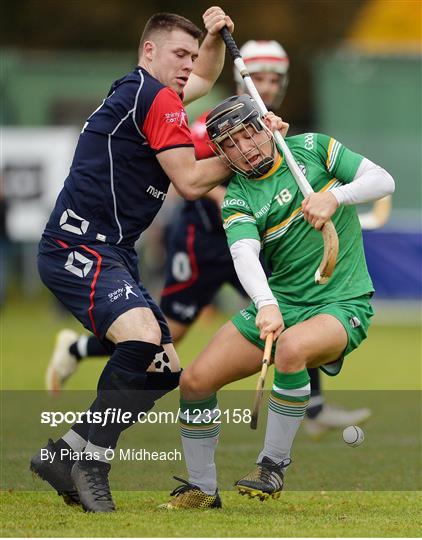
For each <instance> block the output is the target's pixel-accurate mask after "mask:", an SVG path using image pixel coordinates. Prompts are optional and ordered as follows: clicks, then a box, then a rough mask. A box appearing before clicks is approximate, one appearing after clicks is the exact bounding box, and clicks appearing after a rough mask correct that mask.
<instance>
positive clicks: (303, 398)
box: [271, 390, 309, 403]
mask: <svg viewBox="0 0 422 540" xmlns="http://www.w3.org/2000/svg"><path fill="white" fill-rule="evenodd" d="M271 395H272V396H274V397H275V398H278V399H283V400H285V401H290V402H291V403H304V402H306V401H308V400H309V394H307V395H306V396H287V395H286V394H279V393H278V392H277V391H276V390H271Z"/></svg>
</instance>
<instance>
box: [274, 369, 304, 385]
mask: <svg viewBox="0 0 422 540" xmlns="http://www.w3.org/2000/svg"><path fill="white" fill-rule="evenodd" d="M309 381H310V378H309V374H308V370H307V369H302V371H298V372H296V373H282V372H281V371H278V370H277V369H275V370H274V384H275V385H276V386H278V388H284V389H285V390H295V389H296V388H302V387H303V386H306V385H307V384H308V383H309Z"/></svg>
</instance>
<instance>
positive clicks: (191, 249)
mask: <svg viewBox="0 0 422 540" xmlns="http://www.w3.org/2000/svg"><path fill="white" fill-rule="evenodd" d="M165 273H166V276H165V285H164V289H163V291H162V293H161V302H160V307H161V309H162V310H163V312H164V314H165V315H166V317H169V318H171V319H173V320H176V321H178V322H180V323H182V324H190V323H192V322H193V321H194V320H195V319H196V318H197V317H198V315H199V313H200V312H201V310H202V308H204V307H205V306H207V305H209V304H211V302H212V299H213V298H214V296H215V294H216V293H217V292H218V290H219V289H220V288H221V287H222V286H223V285H224V284H225V283H229V284H231V285H232V286H233V287H234V288H235V289H236V290H237V291H239V293H240V294H242V295H243V296H246V294H245V291H244V290H243V287H242V285H241V284H240V282H239V279H238V277H237V275H236V272H235V269H234V266H233V261H232V258H231V255H230V250H229V248H228V246H227V240H226V236H225V234H224V231H223V229H222V228H221V230H217V231H204V229H203V228H202V227H200V226H198V225H196V224H195V223H192V222H189V221H188V220H186V219H183V216H182V219H181V220H180V221H179V222H178V225H177V227H175V228H174V229H172V230H171V233H170V235H169V237H168V238H167V260H166V272H165Z"/></svg>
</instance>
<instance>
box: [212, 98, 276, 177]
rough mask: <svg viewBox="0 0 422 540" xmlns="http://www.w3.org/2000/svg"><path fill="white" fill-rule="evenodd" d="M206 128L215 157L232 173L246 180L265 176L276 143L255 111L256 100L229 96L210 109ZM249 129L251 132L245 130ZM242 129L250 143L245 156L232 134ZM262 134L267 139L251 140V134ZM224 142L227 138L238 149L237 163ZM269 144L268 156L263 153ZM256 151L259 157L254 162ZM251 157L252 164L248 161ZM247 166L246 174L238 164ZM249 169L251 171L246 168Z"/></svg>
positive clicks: (269, 167)
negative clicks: (249, 148) (224, 147)
mask: <svg viewBox="0 0 422 540" xmlns="http://www.w3.org/2000/svg"><path fill="white" fill-rule="evenodd" d="M206 127H207V132H208V136H209V138H210V140H211V142H212V143H213V145H214V148H215V149H216V152H217V155H219V156H220V157H222V158H223V159H224V160H225V161H226V163H227V164H228V166H229V167H230V168H231V169H232V170H233V171H235V172H237V173H240V174H242V175H243V176H246V177H247V178H258V177H260V176H263V175H264V174H266V173H267V172H268V171H269V170H270V169H271V167H272V166H273V164H274V155H275V142H274V137H273V134H272V133H271V131H270V130H269V129H268V128H267V127H266V125H265V124H264V122H263V121H262V118H261V114H260V112H259V111H258V109H257V107H256V104H255V101H254V100H253V99H252V98H251V97H250V96H249V95H248V94H242V95H241V96H232V97H229V98H228V99H225V100H224V101H223V102H221V103H220V104H219V105H217V107H215V108H214V109H212V110H211V111H210V112H209V113H208V116H207V118H206ZM249 127H252V130H250V129H249V130H248V128H249ZM241 130H244V131H245V133H246V134H247V137H248V138H249V139H250V140H251V141H252V143H253V144H252V145H251V150H249V151H248V152H247V153H244V152H242V150H241V149H240V148H239V146H238V145H237V144H236V142H235V140H234V139H233V135H234V134H235V133H238V132H239V131H241ZM260 132H265V133H266V134H267V137H266V138H265V139H264V140H263V141H260V142H259V143H257V142H256V141H255V139H254V134H256V133H260ZM226 139H230V141H231V143H232V144H233V145H234V146H235V147H236V148H237V150H238V154H239V158H238V159H236V160H233V159H230V158H229V157H228V155H227V153H226V152H225V151H224V149H223V146H222V143H223V141H225V140H226ZM268 143H270V144H271V152H270V156H268V155H266V154H268V152H266V154H264V152H263V147H264V145H268ZM257 151H258V157H259V155H260V157H261V159H258V160H257V159H256V156H257ZM252 155H253V156H254V161H253V163H252V161H250V159H249V158H252ZM239 162H242V163H243V164H245V163H246V164H248V170H247V171H246V170H245V169H244V168H242V167H241V166H240V164H239ZM249 167H250V168H249Z"/></svg>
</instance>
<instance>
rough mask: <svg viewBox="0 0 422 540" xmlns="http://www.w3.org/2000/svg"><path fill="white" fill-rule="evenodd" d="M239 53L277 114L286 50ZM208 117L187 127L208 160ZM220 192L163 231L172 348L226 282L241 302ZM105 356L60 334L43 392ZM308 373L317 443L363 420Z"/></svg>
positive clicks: (258, 46) (264, 46) (363, 413)
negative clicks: (85, 362)
mask: <svg viewBox="0 0 422 540" xmlns="http://www.w3.org/2000/svg"><path fill="white" fill-rule="evenodd" d="M241 54H242V57H243V59H244V61H245V64H246V65H247V67H248V70H249V72H250V73H251V76H252V78H253V80H254V84H255V86H256V87H257V90H258V92H259V93H260V95H261V97H262V99H263V101H264V102H265V104H266V106H267V108H268V109H270V110H275V109H277V108H278V107H279V106H280V104H281V102H282V99H283V97H284V95H285V92H286V89H287V84H288V70H289V58H288V56H287V54H286V52H285V50H284V49H283V47H282V46H281V45H280V44H279V43H277V42H276V41H254V40H251V41H248V42H247V43H245V44H244V45H243V47H242V48H241ZM234 77H235V81H236V85H237V93H238V94H242V93H243V92H244V91H245V88H244V87H243V84H242V79H241V77H240V75H239V73H238V71H237V69H235V71H234ZM207 114H208V111H207V112H205V113H203V114H202V115H201V116H200V117H199V118H198V119H197V120H196V122H194V124H193V125H192V128H191V132H192V140H193V142H194V144H195V154H196V157H197V158H198V159H204V158H208V157H211V156H213V155H214V154H213V150H212V147H211V146H210V144H209V138H208V135H207V131H206V127H205V118H206V116H207ZM225 192H226V187H225V184H223V185H220V186H217V187H216V188H214V189H213V190H211V191H210V192H208V193H207V194H206V195H205V197H203V198H201V199H198V200H196V201H185V202H184V203H183V208H182V211H181V213H180V216H179V219H178V220H177V222H175V223H173V224H172V225H171V226H170V227H169V231H168V238H167V242H166V244H167V258H166V268H165V285H164V287H163V291H162V293H161V302H160V307H161V310H162V311H163V313H164V315H165V317H166V320H167V322H168V325H169V327H170V331H171V335H172V337H173V340H174V342H175V343H177V342H178V341H179V340H181V339H182V338H183V336H184V335H185V334H186V332H187V331H188V329H189V328H190V327H191V326H192V324H193V323H194V322H195V320H196V319H197V317H198V316H199V314H200V312H201V311H202V309H203V308H204V307H206V306H208V305H210V304H211V302H212V301H213V298H214V297H215V295H216V293H217V292H218V291H219V290H220V289H221V287H222V286H223V285H224V284H225V283H228V284H231V285H232V286H233V287H234V288H235V289H236V290H237V291H238V292H239V293H240V294H241V295H243V296H245V292H244V290H243V287H242V286H241V284H240V282H239V280H238V277H237V275H236V272H235V270H234V266H233V261H232V258H231V255H230V251H229V248H228V246H227V240H226V236H225V233H224V230H223V227H222V220H221V210H220V207H221V204H222V202H223V199H224V196H225ZM104 353H105V351H104V348H103V345H102V344H101V342H99V341H98V340H97V339H96V338H95V337H92V338H88V337H87V336H84V335H83V336H78V335H77V334H76V332H74V331H72V330H67V329H65V330H62V331H61V332H60V334H59V335H58V337H57V342H56V347H55V350H54V354H53V356H52V359H51V361H50V364H49V367H48V370H47V376H46V383H47V388H48V389H49V390H50V391H51V392H55V391H56V392H57V391H58V390H59V389H60V387H61V385H62V384H63V382H64V381H65V380H66V379H67V378H68V377H69V376H70V375H71V374H72V373H73V372H74V371H75V370H76V368H77V365H78V361H79V360H81V359H82V358H85V357H89V356H101V355H103V354H104ZM166 360H167V359H166V357H164V358H161V359H160V368H161V369H162V368H164V369H166V367H167V365H166V364H168V361H167V362H166ZM309 371H310V376H311V387H312V394H311V399H310V404H309V407H308V410H307V418H306V421H305V423H304V427H305V429H306V430H307V432H308V433H309V434H310V435H311V436H313V437H319V436H320V435H322V434H323V433H325V432H326V431H327V430H328V429H330V428H342V427H345V426H347V425H354V424H359V423H362V422H363V421H364V420H366V419H367V418H368V417H369V415H370V411H369V409H367V408H360V409H354V410H350V411H348V410H344V409H342V408H339V407H333V406H331V405H329V404H325V403H324V400H323V396H322V395H321V387H320V374H319V370H318V369H313V370H309Z"/></svg>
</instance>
